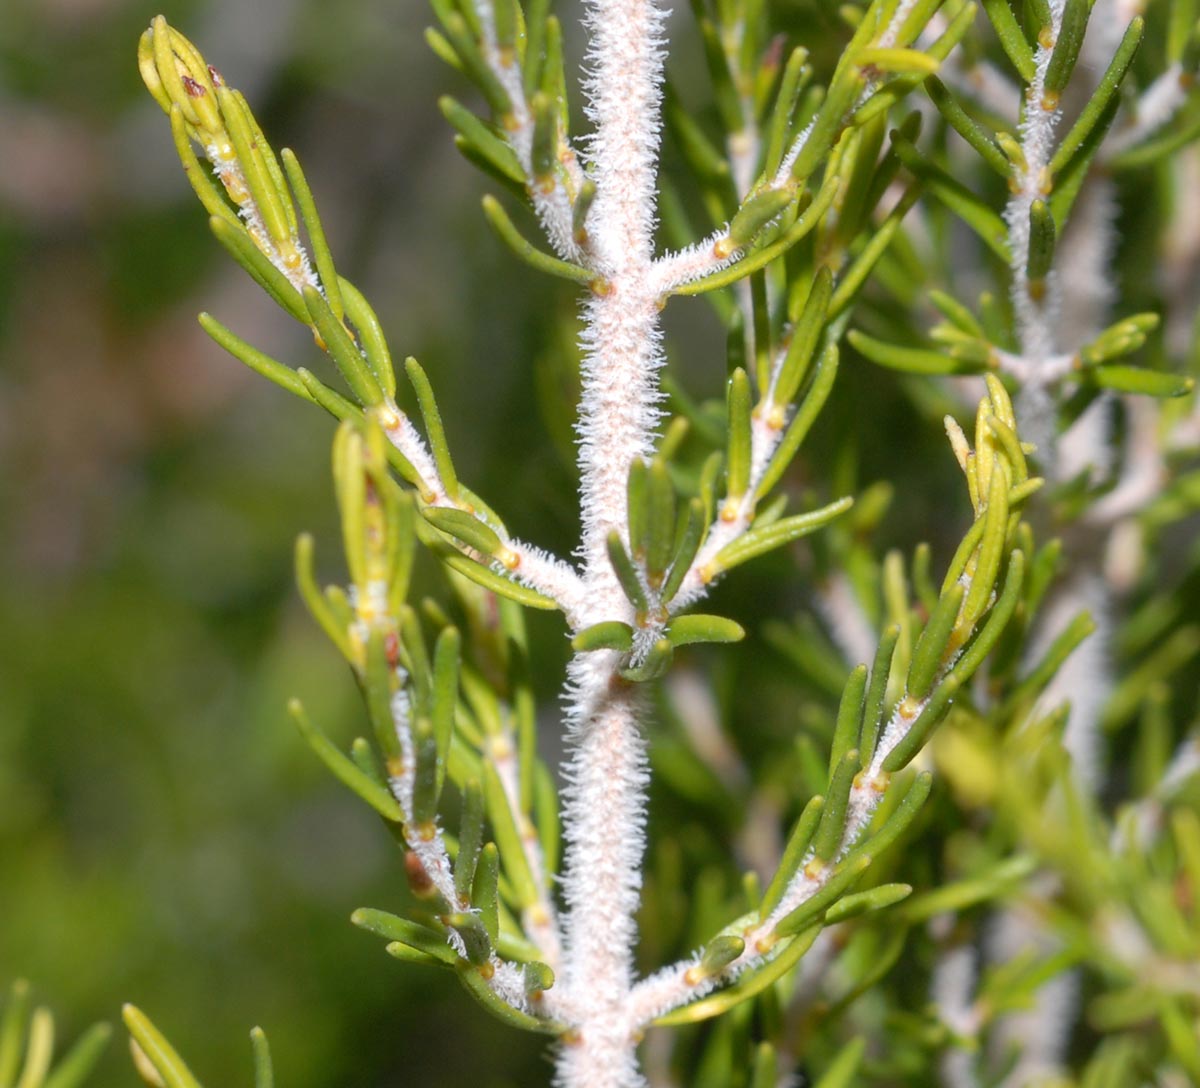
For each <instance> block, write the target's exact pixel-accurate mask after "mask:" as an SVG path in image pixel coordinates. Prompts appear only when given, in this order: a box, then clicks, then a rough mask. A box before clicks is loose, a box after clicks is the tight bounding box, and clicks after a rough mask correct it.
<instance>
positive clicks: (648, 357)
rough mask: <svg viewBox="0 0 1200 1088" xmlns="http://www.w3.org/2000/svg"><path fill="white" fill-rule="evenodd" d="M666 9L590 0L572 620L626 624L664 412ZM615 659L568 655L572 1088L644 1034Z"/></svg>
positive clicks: (627, 742) (631, 696) (637, 777)
mask: <svg viewBox="0 0 1200 1088" xmlns="http://www.w3.org/2000/svg"><path fill="white" fill-rule="evenodd" d="M662 19H663V15H662V12H661V11H660V10H659V8H658V7H657V6H656V4H655V3H654V0H590V2H589V4H588V8H587V27H588V31H589V35H590V43H589V67H590V73H591V74H590V76H589V78H588V81H587V85H586V92H587V100H588V104H587V113H588V116H589V118H590V119H591V121H592V123H593V125H594V126H595V131H594V135H593V137H592V142H591V145H590V149H591V163H590V169H591V174H592V176H593V178H594V180H595V184H596V198H595V203H594V204H593V209H592V213H591V216H590V218H589V237H590V239H591V248H592V253H593V255H594V260H595V262H596V264H597V271H598V272H599V273H600V274H601V275H602V276H603V278H604V281H605V284H606V286H605V288H604V290H603V293H600V294H597V295H595V296H594V297H593V298H591V299H590V300H589V301H588V303H587V305H586V307H585V315H584V316H585V326H584V332H583V336H582V340H583V349H584V359H583V381H582V386H583V388H582V396H581V402H580V410H579V423H578V432H579V468H580V476H581V483H580V500H581V513H582V521H583V537H582V541H581V543H580V558H581V560H582V563H583V581H584V592H583V600H582V604H581V607H580V608H579V610H578V612H577V613H576V614H575V615H574V616H572V617H571V618H572V622H573V624H574V625H575V626H576V628H577V629H578V628H579V627H584V626H588V625H590V624H593V623H597V622H600V621H603V620H624V621H625V622H633V620H634V616H633V609H632V607H631V606H630V604H629V602H628V601H627V600H626V598H625V596H624V594H623V593H622V591H621V589H620V586H619V584H618V582H617V579H616V575H615V573H614V572H613V570H612V567H611V564H610V563H609V560H608V555H607V549H606V540H607V537H608V534H609V533H611V532H613V531H617V532H620V533H621V534H622V535H626V524H627V520H628V519H627V512H626V502H625V489H626V480H627V478H628V474H629V466H630V464H631V463H632V461H633V459H634V458H635V457H642V456H645V455H647V454H648V453H650V451H651V450H652V448H653V438H654V431H655V427H656V425H657V423H658V419H659V410H658V407H657V401H658V399H659V397H660V395H661V394H660V392H659V387H658V370H659V368H660V366H661V365H662V353H661V350H660V347H659V339H660V332H659V322H658V303H657V290H656V283H655V280H654V277H653V275H652V270H653V269H652V263H653V228H654V210H655V173H656V170H657V164H658V131H659V111H660V98H661V83H662V62H663V51H662V41H661V24H662ZM618 662H619V655H617V654H613V653H593V654H587V655H580V656H579V657H577V658H576V659H575V660H574V661H573V662H572V665H571V668H570V672H569V677H568V689H567V697H566V702H567V717H568V725H569V740H570V744H571V754H570V756H569V758H568V761H567V767H566V774H567V780H568V786H567V790H566V794H565V803H564V811H563V824H564V833H565V836H566V841H567V849H568V853H567V863H566V869H565V873H564V876H563V891H564V896H565V899H566V904H567V913H566V916H565V919H564V937H565V944H564V949H563V977H562V981H561V987H562V996H561V1000H562V1001H563V1002H564V1003H565V1005H566V1008H567V1015H568V1018H569V1020H570V1022H571V1023H572V1025H573V1027H574V1032H573V1033H572V1037H571V1038H570V1040H569V1041H568V1042H566V1043H565V1044H564V1046H563V1047H562V1048H561V1050H560V1052H559V1056H558V1062H557V1079H558V1083H559V1084H560V1085H562V1086H563V1088H634V1086H636V1085H640V1084H641V1083H643V1082H642V1079H641V1076H640V1074H639V1073H638V1070H637V1062H636V1057H635V1053H634V1050H635V1045H636V1043H635V1039H634V1037H633V1035H632V1033H630V1032H629V1031H628V1030H627V1028H626V1027H625V1026H624V1025H626V1024H627V1020H626V1018H625V1017H624V1016H623V1015H621V1012H622V1009H623V1006H624V1005H625V1004H626V1002H627V1000H628V996H629V993H630V991H631V989H632V985H633V948H634V944H635V942H636V937H637V927H636V923H635V921H634V914H635V912H636V910H637V905H638V891H639V888H640V886H641V862H642V853H643V849H644V834H643V828H644V824H645V811H646V796H645V790H646V782H647V773H646V767H645V747H644V742H643V739H642V736H641V728H640V721H639V718H640V700H639V698H638V695H637V693H636V691H635V689H633V688H632V687H631V686H630V685H629V684H627V683H626V682H625V681H623V680H621V679H620V677H619V676H618V675H617V672H616V669H617V665H618Z"/></svg>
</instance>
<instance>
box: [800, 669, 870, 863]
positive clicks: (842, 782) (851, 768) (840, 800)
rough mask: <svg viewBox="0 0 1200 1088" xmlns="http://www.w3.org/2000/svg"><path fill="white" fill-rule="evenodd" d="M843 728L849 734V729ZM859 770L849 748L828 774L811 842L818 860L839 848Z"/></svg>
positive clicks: (827, 857)
mask: <svg viewBox="0 0 1200 1088" xmlns="http://www.w3.org/2000/svg"><path fill="white" fill-rule="evenodd" d="M864 672H865V670H864ZM851 683H853V680H852V681H851ZM848 686H849V685H848ZM839 717H840V715H839ZM838 724H839V730H838V731H839V732H843V730H842V729H841V728H840V726H841V723H840V722H839V723H838ZM844 731H845V732H847V733H848V732H849V729H848V728H847V729H845V730H844ZM858 769H859V758H858V749H857V748H851V749H850V750H849V751H847V752H844V753H843V754H842V756H841V758H840V759H839V760H838V762H837V765H836V766H835V767H834V769H833V773H832V774H831V775H830V776H829V788H828V789H827V790H826V791H825V804H824V806H823V807H822V810H821V820H820V823H818V824H817V830H816V833H815V834H814V835H813V842H812V851H813V856H814V857H816V858H818V859H820V860H821V861H829V860H831V859H832V858H833V857H834V856H835V855H836V854H837V852H838V850H839V849H840V848H841V845H842V835H843V834H844V832H845V827H846V805H847V804H848V802H849V800H850V787H851V786H853V784H854V776H855V775H856V774H857V773H858Z"/></svg>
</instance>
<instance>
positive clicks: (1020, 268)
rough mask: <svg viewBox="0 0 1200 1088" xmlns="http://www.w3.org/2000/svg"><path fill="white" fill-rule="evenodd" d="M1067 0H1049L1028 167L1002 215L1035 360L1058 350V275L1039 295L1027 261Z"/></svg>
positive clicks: (1029, 352)
mask: <svg viewBox="0 0 1200 1088" xmlns="http://www.w3.org/2000/svg"><path fill="white" fill-rule="evenodd" d="M1063 4H1064V0H1051V2H1050V21H1051V25H1050V28H1049V29H1050V36H1049V41H1043V42H1041V43H1040V44H1039V46H1038V49H1037V53H1036V54H1035V57H1034V60H1035V65H1036V71H1035V73H1034V77H1033V80H1032V82H1031V83H1030V84H1029V87H1028V89H1027V90H1026V92H1025V111H1024V116H1023V117H1022V119H1021V151H1022V153H1023V155H1024V158H1025V162H1024V168H1023V169H1022V168H1020V167H1018V168H1016V169H1014V171H1013V185H1014V192H1013V195H1012V198H1011V199H1010V200H1009V202H1008V207H1007V208H1006V209H1005V214H1004V218H1005V220H1006V222H1007V223H1008V240H1009V247H1010V249H1011V252H1012V277H1013V286H1012V300H1013V309H1014V310H1015V311H1016V317H1017V332H1018V336H1019V338H1020V341H1021V353H1022V354H1023V355H1024V356H1025V357H1026V359H1027V360H1029V361H1030V362H1031V363H1034V364H1035V365H1036V363H1037V362H1040V361H1041V360H1043V359H1045V358H1047V357H1048V356H1050V355H1052V354H1053V353H1054V339H1055V337H1054V322H1055V315H1056V313H1057V310H1058V306H1057V299H1056V294H1057V284H1056V282H1055V277H1054V275H1053V274H1051V275H1050V276H1048V277H1047V282H1046V284H1045V286H1044V294H1042V295H1041V297H1038V298H1035V297H1034V294H1036V293H1037V292H1034V293H1033V294H1031V292H1030V283H1029V277H1028V276H1027V275H1026V272H1025V266H1026V262H1027V261H1028V259H1029V211H1030V208H1031V207H1032V206H1033V203H1034V201H1035V200H1041V199H1043V198H1044V197H1045V196H1046V195H1047V194H1048V191H1049V177H1048V176H1047V167H1048V166H1049V164H1050V158H1051V156H1052V155H1053V154H1054V129H1055V126H1056V125H1057V124H1058V120H1059V117H1060V116H1061V114H1062V110H1061V109H1060V108H1059V105H1058V95H1057V94H1053V93H1051V94H1047V92H1046V69H1047V68H1048V67H1049V66H1050V57H1051V55H1052V54H1053V52H1054V42H1055V41H1056V40H1057V38H1058V35H1059V32H1060V30H1061V29H1062V18H1063Z"/></svg>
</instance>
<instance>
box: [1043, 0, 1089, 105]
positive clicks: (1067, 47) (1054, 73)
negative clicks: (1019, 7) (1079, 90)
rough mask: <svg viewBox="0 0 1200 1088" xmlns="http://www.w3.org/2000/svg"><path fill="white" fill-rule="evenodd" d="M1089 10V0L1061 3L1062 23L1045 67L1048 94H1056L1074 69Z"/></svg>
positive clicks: (1065, 83)
mask: <svg viewBox="0 0 1200 1088" xmlns="http://www.w3.org/2000/svg"><path fill="white" fill-rule="evenodd" d="M1090 10H1091V4H1090V3H1089V0H1066V3H1065V4H1064V5H1063V15H1062V25H1061V26H1060V28H1059V31H1058V38H1057V40H1056V41H1055V42H1054V52H1053V53H1051V54H1050V63H1049V65H1047V67H1046V79H1045V84H1044V85H1045V88H1046V91H1047V92H1048V93H1049V94H1053V95H1055V96H1057V95H1058V94H1059V93H1060V92H1061V91H1062V89H1063V88H1064V87H1065V86H1066V85H1067V80H1069V79H1070V78H1071V73H1072V72H1073V71H1074V70H1075V61H1076V60H1078V59H1079V50H1080V48H1081V47H1082V46H1083V36H1084V34H1085V33H1086V31H1087V23H1088V13H1089V11H1090Z"/></svg>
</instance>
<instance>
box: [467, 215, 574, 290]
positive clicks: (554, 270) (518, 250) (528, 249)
mask: <svg viewBox="0 0 1200 1088" xmlns="http://www.w3.org/2000/svg"><path fill="white" fill-rule="evenodd" d="M483 214H484V216H485V217H486V218H487V221H488V225H489V226H491V228H492V229H493V230H494V231H495V232H496V234H497V235H498V237H499V238H500V240H501V241H502V242H503V243H504V244H505V245H506V246H508V248H509V249H511V250H512V251H513V253H515V254H516V255H517V256H518V257H519V258H520V259H521V260H523V261H524V262H525V263H526V264H527V265H529V266H530V267H531V268H536V269H537V270H538V271H539V272H545V273H547V274H548V275H551V276H558V277H559V278H560V279H565V280H570V281H571V282H572V283H582V284H588V285H592V284H593V283H594V282H595V281H596V278H597V277H596V275H595V273H593V272H590V271H589V270H588V269H586V268H583V267H582V266H581V265H577V264H571V263H570V262H569V261H562V260H559V259H558V258H557V257H554V256H551V255H550V254H549V253H545V252H543V251H542V250H540V249H538V248H537V247H536V246H534V245H533V244H532V243H531V242H528V241H526V240H525V238H524V237H523V236H522V235H521V232H520V231H519V230H517V228H516V226H515V224H514V223H513V221H512V220H511V219H510V218H509V217H508V212H506V211H505V210H504V207H503V205H502V204H501V203H500V201H498V200H497V199H496V198H495V197H494V196H485V197H484V198H483Z"/></svg>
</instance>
